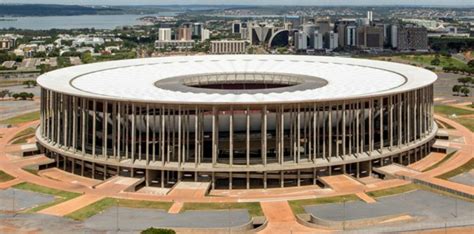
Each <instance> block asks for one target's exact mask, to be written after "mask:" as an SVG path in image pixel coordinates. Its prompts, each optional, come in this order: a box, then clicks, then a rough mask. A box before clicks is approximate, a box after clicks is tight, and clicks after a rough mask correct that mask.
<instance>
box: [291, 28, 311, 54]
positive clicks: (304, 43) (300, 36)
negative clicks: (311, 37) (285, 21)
mask: <svg viewBox="0 0 474 234" xmlns="http://www.w3.org/2000/svg"><path fill="white" fill-rule="evenodd" d="M294 42H295V49H296V50H299V51H301V50H307V49H308V35H307V34H306V33H305V32H303V31H298V32H296V33H295V38H294Z"/></svg>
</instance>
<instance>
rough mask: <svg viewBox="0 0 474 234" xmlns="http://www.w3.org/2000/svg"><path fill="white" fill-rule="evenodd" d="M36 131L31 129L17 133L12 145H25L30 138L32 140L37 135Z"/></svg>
mask: <svg viewBox="0 0 474 234" xmlns="http://www.w3.org/2000/svg"><path fill="white" fill-rule="evenodd" d="M35 132H36V129H35V128H33V127H31V128H26V129H24V130H23V131H21V132H19V133H17V134H16V135H15V136H14V137H13V140H12V141H11V142H12V144H24V143H26V141H27V140H28V138H31V137H33V136H34V135H35Z"/></svg>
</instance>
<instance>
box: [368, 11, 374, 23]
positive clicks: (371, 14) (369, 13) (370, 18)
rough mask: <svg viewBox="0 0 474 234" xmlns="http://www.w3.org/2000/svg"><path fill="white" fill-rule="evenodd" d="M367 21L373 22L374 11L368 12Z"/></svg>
mask: <svg viewBox="0 0 474 234" xmlns="http://www.w3.org/2000/svg"><path fill="white" fill-rule="evenodd" d="M367 20H368V21H369V22H372V21H373V12H372V11H367Z"/></svg>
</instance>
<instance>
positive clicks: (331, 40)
mask: <svg viewBox="0 0 474 234" xmlns="http://www.w3.org/2000/svg"><path fill="white" fill-rule="evenodd" d="M326 35H327V38H328V39H326V40H325V42H326V43H327V44H326V43H325V46H324V48H326V49H329V50H334V49H336V48H337V47H338V45H339V43H338V42H339V35H338V34H337V33H335V32H333V31H331V32H329V33H326Z"/></svg>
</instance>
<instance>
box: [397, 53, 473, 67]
mask: <svg viewBox="0 0 474 234" xmlns="http://www.w3.org/2000/svg"><path fill="white" fill-rule="evenodd" d="M394 58H397V59H401V60H405V61H408V62H416V63H421V64H423V65H425V66H433V65H431V60H433V59H434V58H435V55H434V54H427V55H400V56H394ZM439 60H440V64H439V65H438V66H439V67H450V66H451V67H457V68H466V67H467V65H466V64H465V63H464V62H462V61H460V60H457V59H455V58H452V57H451V58H449V57H446V56H439Z"/></svg>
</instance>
